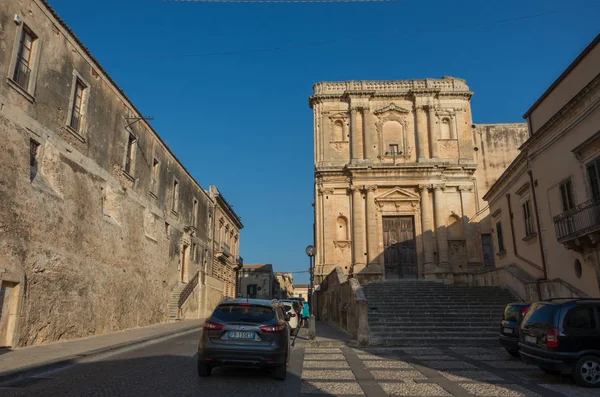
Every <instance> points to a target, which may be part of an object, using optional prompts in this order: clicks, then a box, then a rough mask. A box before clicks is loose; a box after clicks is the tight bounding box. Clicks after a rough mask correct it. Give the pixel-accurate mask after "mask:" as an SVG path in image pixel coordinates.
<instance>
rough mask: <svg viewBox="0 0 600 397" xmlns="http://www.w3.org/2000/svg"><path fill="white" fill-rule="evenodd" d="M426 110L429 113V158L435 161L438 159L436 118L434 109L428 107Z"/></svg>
mask: <svg viewBox="0 0 600 397" xmlns="http://www.w3.org/2000/svg"><path fill="white" fill-rule="evenodd" d="M427 110H428V111H429V147H430V151H431V157H432V158H434V159H437V158H439V157H440V153H439V147H438V139H439V130H438V125H437V124H436V123H435V119H436V118H437V117H436V115H435V107H434V106H431V105H430V106H429V107H428V108H427Z"/></svg>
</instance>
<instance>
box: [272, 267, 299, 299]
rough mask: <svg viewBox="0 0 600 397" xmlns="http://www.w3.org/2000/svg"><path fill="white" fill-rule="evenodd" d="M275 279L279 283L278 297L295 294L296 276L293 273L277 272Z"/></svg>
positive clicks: (288, 296)
mask: <svg viewBox="0 0 600 397" xmlns="http://www.w3.org/2000/svg"><path fill="white" fill-rule="evenodd" d="M275 279H276V280H277V284H278V293H277V294H275V296H274V298H276V299H285V298H291V297H293V296H294V276H293V274H292V273H282V272H276V273H275Z"/></svg>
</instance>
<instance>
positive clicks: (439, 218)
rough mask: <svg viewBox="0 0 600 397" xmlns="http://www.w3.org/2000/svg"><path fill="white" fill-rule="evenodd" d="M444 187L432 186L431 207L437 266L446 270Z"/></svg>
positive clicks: (446, 247)
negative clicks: (433, 213)
mask: <svg viewBox="0 0 600 397" xmlns="http://www.w3.org/2000/svg"><path fill="white" fill-rule="evenodd" d="M444 189H445V186H444V185H434V186H433V205H434V208H435V233H436V236H437V245H438V247H437V248H438V266H439V267H440V268H441V269H445V270H446V269H448V268H449V267H450V263H449V262H448V234H447V231H446V197H445V195H444Z"/></svg>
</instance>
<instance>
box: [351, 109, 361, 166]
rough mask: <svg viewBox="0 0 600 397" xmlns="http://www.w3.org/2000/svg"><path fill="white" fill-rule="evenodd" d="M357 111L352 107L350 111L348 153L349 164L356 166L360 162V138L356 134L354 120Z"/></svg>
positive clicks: (356, 127)
mask: <svg viewBox="0 0 600 397" xmlns="http://www.w3.org/2000/svg"><path fill="white" fill-rule="evenodd" d="M357 112H358V109H357V108H356V107H353V108H351V109H350V151H351V152H352V154H351V163H352V164H356V163H358V162H359V161H360V160H362V157H363V156H362V152H361V150H360V139H361V136H360V134H359V133H358V123H357V120H356V114H357Z"/></svg>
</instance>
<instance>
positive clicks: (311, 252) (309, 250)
mask: <svg viewBox="0 0 600 397" xmlns="http://www.w3.org/2000/svg"><path fill="white" fill-rule="evenodd" d="M304 252H306V255H308V258H309V260H310V265H309V267H308V272H309V273H310V287H309V290H308V307H309V308H310V317H309V318H308V337H309V338H310V339H314V338H315V315H314V298H313V293H314V290H315V262H314V258H315V255H316V254H317V250H316V249H315V246H314V245H309V246H308V247H306V250H304Z"/></svg>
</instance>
